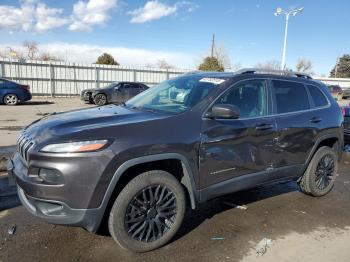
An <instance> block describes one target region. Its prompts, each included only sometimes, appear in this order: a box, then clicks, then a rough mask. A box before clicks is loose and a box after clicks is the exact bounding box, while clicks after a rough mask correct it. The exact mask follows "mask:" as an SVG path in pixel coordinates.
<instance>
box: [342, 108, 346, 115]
mask: <svg viewBox="0 0 350 262" xmlns="http://www.w3.org/2000/svg"><path fill="white" fill-rule="evenodd" d="M341 113H342V115H343V116H345V114H346V110H345V107H341Z"/></svg>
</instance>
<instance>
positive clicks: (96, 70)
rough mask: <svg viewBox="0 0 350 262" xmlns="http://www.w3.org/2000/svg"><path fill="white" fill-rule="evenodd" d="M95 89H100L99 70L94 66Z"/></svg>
mask: <svg viewBox="0 0 350 262" xmlns="http://www.w3.org/2000/svg"><path fill="white" fill-rule="evenodd" d="M95 87H96V88H99V87H100V68H98V67H97V65H96V64H95Z"/></svg>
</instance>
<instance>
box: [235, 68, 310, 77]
mask: <svg viewBox="0 0 350 262" xmlns="http://www.w3.org/2000/svg"><path fill="white" fill-rule="evenodd" d="M235 73H236V74H268V75H281V76H295V77H300V78H305V79H312V77H311V76H310V75H308V74H305V73H300V72H293V71H288V70H272V69H271V70H270V69H259V68H244V69H241V70H238V71H237V72H235Z"/></svg>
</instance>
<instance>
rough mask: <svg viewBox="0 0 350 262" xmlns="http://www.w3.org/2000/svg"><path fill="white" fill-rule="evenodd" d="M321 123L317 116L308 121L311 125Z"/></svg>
mask: <svg viewBox="0 0 350 262" xmlns="http://www.w3.org/2000/svg"><path fill="white" fill-rule="evenodd" d="M321 121H322V118H321V117H317V116H315V117H313V118H311V119H310V122H311V123H319V122H321Z"/></svg>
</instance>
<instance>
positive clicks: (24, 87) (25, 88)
mask: <svg viewBox="0 0 350 262" xmlns="http://www.w3.org/2000/svg"><path fill="white" fill-rule="evenodd" d="M20 87H21V88H22V89H24V90H27V91H29V89H30V87H29V85H21V86H20Z"/></svg>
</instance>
